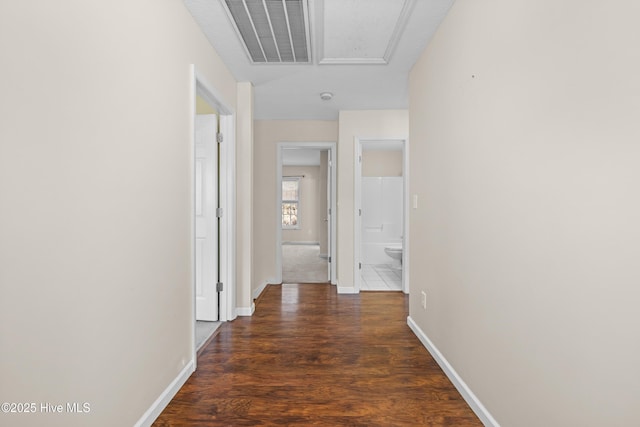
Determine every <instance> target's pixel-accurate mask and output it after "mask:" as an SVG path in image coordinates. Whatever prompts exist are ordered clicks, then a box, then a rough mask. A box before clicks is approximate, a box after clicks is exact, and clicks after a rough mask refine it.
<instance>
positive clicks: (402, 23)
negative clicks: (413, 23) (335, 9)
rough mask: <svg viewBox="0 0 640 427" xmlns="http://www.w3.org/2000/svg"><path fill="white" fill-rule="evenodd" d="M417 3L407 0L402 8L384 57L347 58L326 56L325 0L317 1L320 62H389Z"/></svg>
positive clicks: (334, 63) (348, 63) (322, 63)
mask: <svg viewBox="0 0 640 427" xmlns="http://www.w3.org/2000/svg"><path fill="white" fill-rule="evenodd" d="M414 4H415V0H405V1H404V3H403V5H402V10H401V11H400V15H398V20H397V21H396V25H395V27H394V28H393V31H392V33H391V36H390V37H389V41H388V43H387V47H386V49H385V51H384V54H382V57H378V58H375V57H363V58H357V57H346V58H340V57H337V58H334V57H327V56H325V51H324V29H325V25H324V7H325V6H324V0H317V1H316V9H317V16H318V18H317V22H318V28H319V29H318V33H319V34H318V36H317V37H316V40H317V43H316V44H317V47H318V57H319V58H318V64H320V65H363V64H364V65H368V64H370V65H376V64H383V65H384V64H388V63H389V61H390V60H391V57H392V56H393V53H394V52H395V50H396V47H397V46H398V42H399V41H400V38H401V37H402V33H403V31H404V28H405V27H406V24H407V21H408V20H409V17H410V16H411V11H412V10H413V6H414Z"/></svg>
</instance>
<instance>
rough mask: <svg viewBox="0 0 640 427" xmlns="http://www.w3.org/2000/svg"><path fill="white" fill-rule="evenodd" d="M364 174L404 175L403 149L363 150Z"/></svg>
mask: <svg viewBox="0 0 640 427" xmlns="http://www.w3.org/2000/svg"><path fill="white" fill-rule="evenodd" d="M362 176H402V151H400V150H399V151H390V150H367V151H363V152H362Z"/></svg>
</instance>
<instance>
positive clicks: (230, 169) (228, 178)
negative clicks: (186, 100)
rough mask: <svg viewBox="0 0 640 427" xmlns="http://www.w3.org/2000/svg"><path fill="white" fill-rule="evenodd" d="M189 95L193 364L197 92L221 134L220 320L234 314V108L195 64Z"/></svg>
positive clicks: (194, 349)
mask: <svg viewBox="0 0 640 427" xmlns="http://www.w3.org/2000/svg"><path fill="white" fill-rule="evenodd" d="M190 74H191V91H190V92H191V99H190V114H191V120H190V127H191V129H190V142H189V177H190V178H189V195H190V197H189V213H190V242H189V247H190V255H189V260H190V274H191V304H192V317H193V322H192V325H191V328H192V330H191V340H192V343H191V344H192V345H191V348H192V349H193V355H192V359H193V363H194V366H196V359H197V357H196V328H195V326H196V307H195V304H196V298H195V295H196V282H195V221H194V218H195V216H194V214H195V120H196V96H200V97H201V98H202V99H204V100H205V101H206V102H207V103H208V104H209V105H210V106H211V107H213V108H215V109H216V110H217V112H218V116H219V118H220V126H219V127H218V132H220V133H222V134H223V135H224V141H223V143H221V144H219V145H220V153H219V158H218V164H219V178H220V179H219V187H218V188H219V201H220V202H219V203H220V207H221V208H222V212H223V214H222V218H220V232H219V234H218V239H219V242H220V246H219V251H218V256H219V260H220V263H219V277H220V281H221V282H222V283H223V290H222V292H220V295H219V296H218V299H219V304H220V309H219V317H220V321H223V322H224V321H229V320H233V319H235V318H236V316H237V313H236V305H235V304H236V303H235V300H236V280H235V279H236V278H235V270H236V269H235V264H236V260H235V199H236V190H235V154H236V153H235V146H236V144H235V138H236V135H235V129H236V126H235V123H236V116H235V111H234V109H233V108H232V107H231V106H230V104H229V103H227V102H226V101H225V100H224V98H223V97H222V95H221V94H220V92H219V91H218V90H216V88H215V87H214V86H212V85H211V84H209V82H208V81H207V79H206V78H205V77H204V76H203V74H202V73H199V72H198V70H197V68H196V66H195V65H194V64H191V67H190Z"/></svg>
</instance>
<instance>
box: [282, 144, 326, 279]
mask: <svg viewBox="0 0 640 427" xmlns="http://www.w3.org/2000/svg"><path fill="white" fill-rule="evenodd" d="M291 148H299V149H310V150H328V151H329V152H330V157H331V164H330V165H329V167H330V169H331V184H330V189H329V190H330V192H331V206H330V209H331V221H329V228H330V234H331V242H330V245H329V246H330V247H329V257H330V258H331V263H330V267H331V273H330V276H331V277H330V278H329V281H330V282H331V284H332V285H335V284H336V283H337V271H338V270H337V264H338V263H337V257H336V247H337V245H336V218H337V209H336V206H337V197H336V189H337V185H336V177H337V173H336V172H337V169H338V168H337V162H336V151H337V150H336V143H335V142H279V143H278V146H277V149H276V157H277V160H276V224H275V226H276V248H275V249H276V283H282V150H284V149H291Z"/></svg>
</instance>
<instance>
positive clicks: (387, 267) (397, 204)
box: [354, 140, 409, 293]
mask: <svg viewBox="0 0 640 427" xmlns="http://www.w3.org/2000/svg"><path fill="white" fill-rule="evenodd" d="M356 150H357V153H356V168H355V171H356V175H355V177H356V179H355V199H356V200H355V203H356V221H355V228H356V230H355V231H356V232H355V245H354V248H355V259H356V260H357V267H358V268H357V269H356V275H355V276H356V277H355V280H354V282H355V286H356V289H358V290H359V291H404V292H405V293H408V292H409V287H408V278H407V274H406V272H407V271H408V270H407V268H406V260H407V259H408V257H407V256H406V252H407V251H406V248H407V247H408V245H407V241H408V239H407V237H408V233H407V224H408V220H407V215H406V213H407V209H406V204H407V203H406V200H407V197H406V193H407V191H406V182H407V170H406V169H407V168H406V165H407V163H408V162H407V161H406V158H407V152H406V151H407V150H406V141H405V140H359V141H357V144H356Z"/></svg>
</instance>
